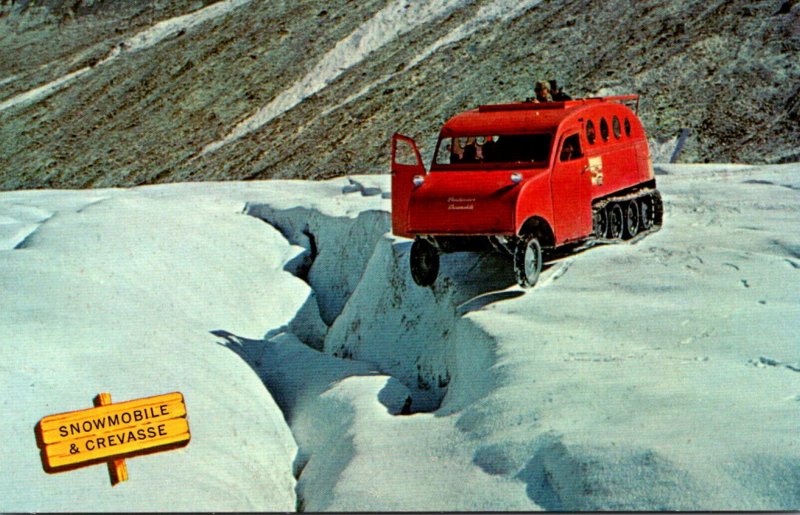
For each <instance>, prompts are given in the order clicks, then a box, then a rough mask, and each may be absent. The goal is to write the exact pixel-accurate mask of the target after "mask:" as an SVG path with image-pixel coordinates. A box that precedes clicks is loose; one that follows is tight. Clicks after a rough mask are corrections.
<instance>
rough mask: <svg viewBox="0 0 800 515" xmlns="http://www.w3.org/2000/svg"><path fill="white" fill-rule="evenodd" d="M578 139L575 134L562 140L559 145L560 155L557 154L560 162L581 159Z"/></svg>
mask: <svg viewBox="0 0 800 515" xmlns="http://www.w3.org/2000/svg"><path fill="white" fill-rule="evenodd" d="M582 156H583V154H582V153H581V143H580V138H579V137H578V135H577V134H573V135H572V136H569V137H568V138H566V139H565V140H564V143H562V144H561V153H560V154H559V160H560V161H572V160H573V159H578V158H579V157H582Z"/></svg>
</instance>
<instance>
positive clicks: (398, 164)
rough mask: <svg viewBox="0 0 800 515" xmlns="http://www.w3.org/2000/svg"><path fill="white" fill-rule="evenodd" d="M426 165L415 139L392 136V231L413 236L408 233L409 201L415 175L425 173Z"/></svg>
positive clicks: (399, 135)
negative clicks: (423, 162)
mask: <svg viewBox="0 0 800 515" xmlns="http://www.w3.org/2000/svg"><path fill="white" fill-rule="evenodd" d="M425 173H426V171H425V165H423V164H422V157H420V155H419V150H418V149H417V144H416V143H415V142H414V140H413V139H411V138H409V137H408V136H403V135H402V134H395V135H394V136H392V232H393V233H394V234H395V235H397V236H403V237H405V238H413V235H411V234H409V233H408V202H409V200H410V198H411V191H412V190H413V189H414V176H416V175H425Z"/></svg>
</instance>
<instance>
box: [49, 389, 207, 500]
mask: <svg viewBox="0 0 800 515" xmlns="http://www.w3.org/2000/svg"><path fill="white" fill-rule="evenodd" d="M94 405H95V407H94V408H90V409H85V410H78V411H70V412H67V413H59V414H56V415H50V416H47V417H44V418H43V419H41V420H40V421H39V423H38V424H37V425H36V440H37V443H38V444H39V447H40V448H41V455H42V465H43V467H44V470H45V471H46V472H48V473H55V472H63V471H67V470H73V469H75V468H79V467H85V466H88V465H94V464H97V463H103V462H106V463H108V469H109V474H110V476H111V485H112V486H114V485H116V484H118V483H120V482H122V481H126V480H127V479H128V469H127V466H126V464H125V458H130V457H133V456H139V455H142V454H149V453H153V452H161V451H166V450H171V449H175V448H178V447H183V446H185V445H188V443H189V440H190V439H191V434H190V433H189V423H188V421H187V420H186V405H185V404H184V401H183V395H182V394H181V393H180V392H173V393H168V394H164V395H157V396H154V397H146V398H143V399H135V400H131V401H126V402H120V403H117V404H113V403H112V402H111V394H109V393H107V392H104V393H100V394H98V395H97V396H96V397H95V398H94Z"/></svg>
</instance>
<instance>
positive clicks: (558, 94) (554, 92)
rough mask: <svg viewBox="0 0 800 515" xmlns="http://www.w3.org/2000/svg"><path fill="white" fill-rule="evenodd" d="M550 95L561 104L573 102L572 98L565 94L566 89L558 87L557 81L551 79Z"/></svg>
mask: <svg viewBox="0 0 800 515" xmlns="http://www.w3.org/2000/svg"><path fill="white" fill-rule="evenodd" d="M549 82H550V95H551V96H552V97H553V100H554V101H556V102H561V101H564V100H572V97H571V96H569V95H567V94H566V93H564V88H559V87H558V82H556V80H555V79H550V81H549Z"/></svg>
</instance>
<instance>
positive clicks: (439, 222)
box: [392, 95, 663, 287]
mask: <svg viewBox="0 0 800 515" xmlns="http://www.w3.org/2000/svg"><path fill="white" fill-rule="evenodd" d="M638 99H639V97H638V95H626V96H616V97H600V98H585V99H577V100H567V101H563V102H542V103H532V102H520V103H514V104H498V105H482V106H479V107H478V108H477V109H473V110H471V111H467V112H464V113H461V114H458V115H456V116H454V117H453V118H451V119H449V120H448V121H447V122H446V123H445V124H444V126H443V127H442V129H441V131H440V133H439V140H438V143H437V145H436V151H435V153H434V157H433V162H432V164H431V168H430V171H429V172H427V171H426V170H425V166H424V164H423V163H422V159H421V157H420V153H419V150H418V149H417V146H416V143H415V142H414V140H412V139H411V138H408V137H406V136H403V135H400V134H395V135H394V137H393V138H392V231H393V232H394V234H396V235H398V236H403V237H407V238H414V243H413V245H412V246H411V256H410V265H411V274H412V276H413V278H414V281H415V282H416V283H417V284H419V285H420V286H429V285H431V284H433V282H434V281H435V280H436V276H437V275H438V272H439V254H440V253H441V252H457V251H474V250H485V249H492V248H494V249H497V250H500V251H503V252H507V253H508V254H509V255H511V256H512V258H513V264H514V271H515V274H516V278H517V282H518V283H519V284H520V285H521V286H523V287H530V286H533V285H534V284H535V283H536V280H537V279H538V277H539V273H540V272H541V269H542V252H543V249H544V250H552V249H556V248H558V247H562V246H564V245H567V244H573V243H579V242H583V241H587V240H598V241H605V242H609V241H620V240H623V239H631V238H633V237H635V236H637V235H639V234H642V233H645V232H648V231H653V230H656V229H658V228H659V227H660V226H661V221H662V213H663V207H662V203H661V195H660V194H659V192H658V190H657V189H656V180H655V175H654V173H653V166H652V163H651V161H650V153H649V150H648V147H647V138H646V136H645V131H644V128H643V127H642V123H641V121H640V120H639V118H638V117H637V115H636V113H635V112H634V111H633V110H632V109H631V108H630V107H628V106H627V105H626V102H628V103H636V106H637V107H638Z"/></svg>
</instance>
